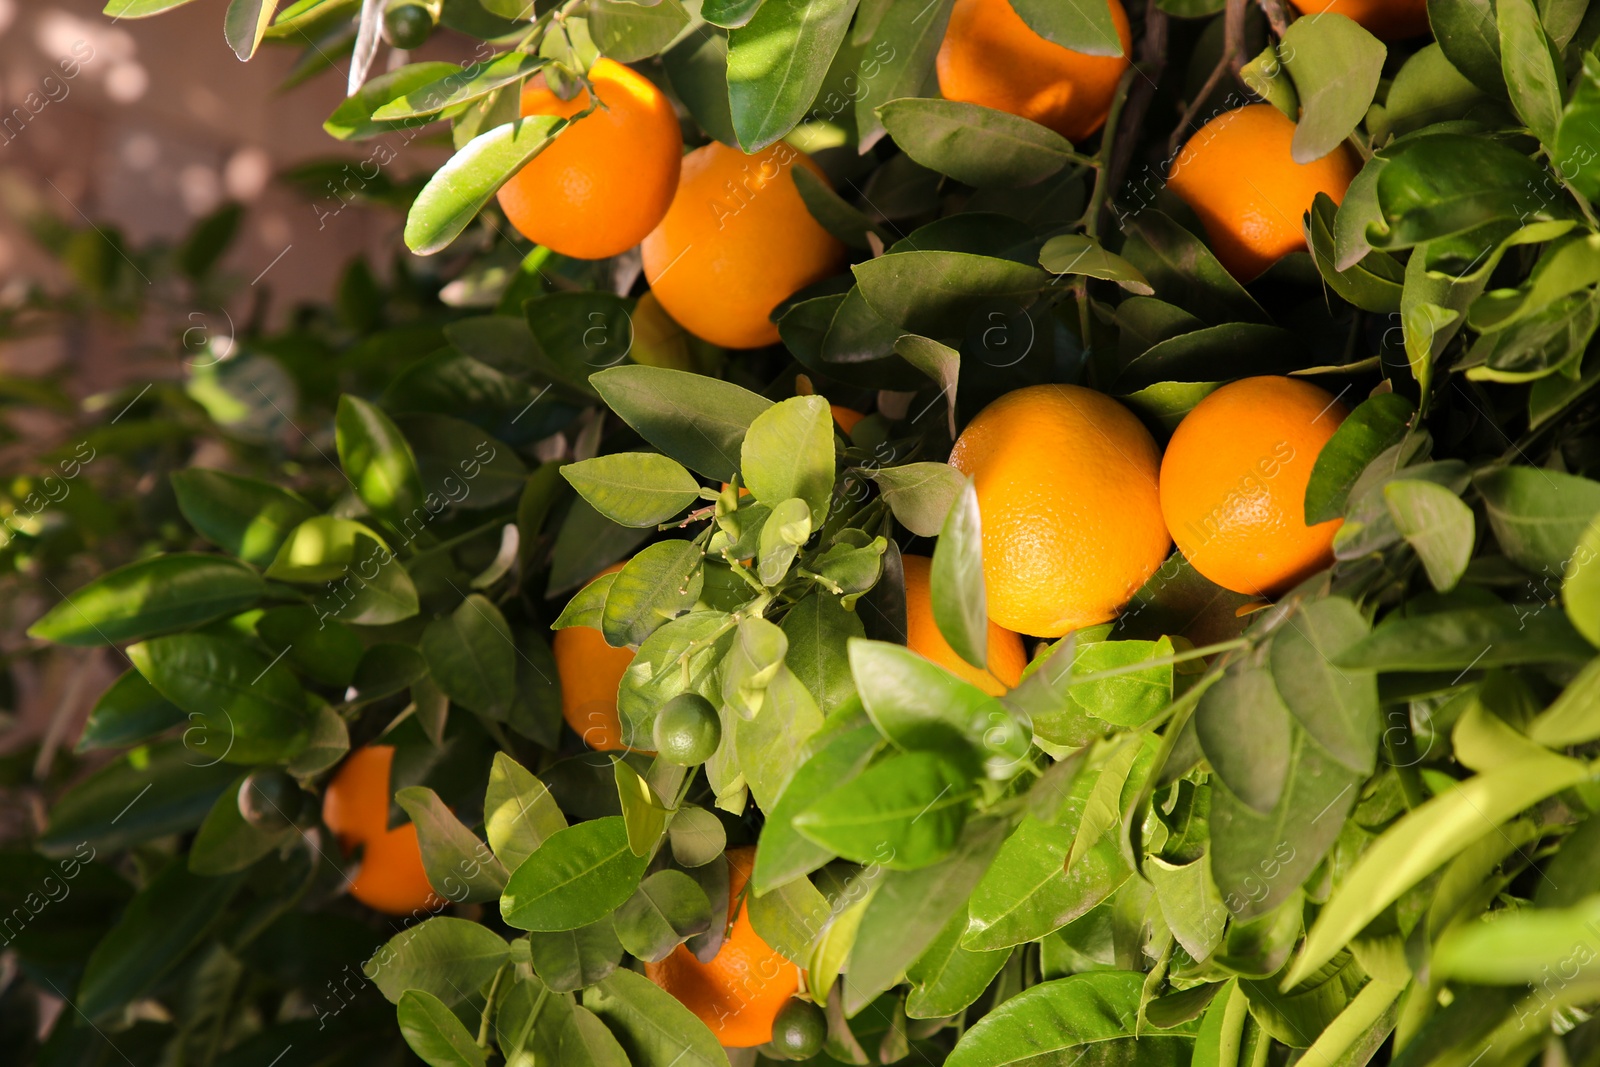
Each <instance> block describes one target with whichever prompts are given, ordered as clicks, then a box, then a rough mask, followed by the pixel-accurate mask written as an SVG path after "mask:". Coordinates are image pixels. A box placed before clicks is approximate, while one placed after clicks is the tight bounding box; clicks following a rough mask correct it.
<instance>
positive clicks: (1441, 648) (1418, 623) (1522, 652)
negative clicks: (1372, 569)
mask: <svg viewBox="0 0 1600 1067" xmlns="http://www.w3.org/2000/svg"><path fill="white" fill-rule="evenodd" d="M1593 654H1594V649H1593V648H1592V647H1590V645H1589V644H1588V643H1587V642H1585V641H1584V639H1583V638H1582V637H1581V636H1579V634H1578V633H1577V631H1575V630H1574V629H1573V628H1572V626H1571V625H1570V624H1569V623H1568V622H1567V620H1566V619H1565V618H1564V617H1563V616H1561V615H1560V614H1558V613H1556V612H1553V611H1544V610H1541V609H1540V608H1539V607H1534V608H1532V609H1530V610H1529V611H1523V610H1522V609H1521V608H1518V607H1516V606H1515V605H1512V604H1502V605H1498V606H1495V607H1482V608H1459V609H1456V610H1453V611H1446V612H1440V613H1438V614H1434V615H1420V616H1415V617H1411V618H1405V619H1397V618H1390V619H1386V620H1384V622H1383V624H1382V625H1380V626H1379V627H1378V628H1377V629H1375V630H1373V631H1372V634H1371V635H1370V636H1369V637H1366V638H1364V639H1363V640H1361V641H1359V642H1357V643H1356V644H1355V645H1353V646H1351V647H1350V648H1348V649H1346V650H1345V651H1344V652H1343V653H1341V654H1340V655H1339V656H1337V657H1336V658H1335V659H1334V666H1336V667H1361V668H1366V669H1368V670H1376V671H1465V670H1468V669H1469V668H1474V667H1476V668H1482V669H1484V670H1487V669H1489V668H1491V667H1514V666H1518V665H1520V664H1524V663H1583V662H1585V661H1587V660H1588V659H1589V657H1590V656H1592V655H1593Z"/></svg>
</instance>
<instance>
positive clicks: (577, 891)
mask: <svg viewBox="0 0 1600 1067" xmlns="http://www.w3.org/2000/svg"><path fill="white" fill-rule="evenodd" d="M645 866H646V861H645V859H643V858H642V857H639V856H635V855H634V854H633V851H632V850H631V849H629V847H628V830H627V827H626V826H625V825H624V824H623V821H622V819H621V817H619V816H615V815H612V816H607V817H606V818H603V819H594V820H591V821H589V822H584V823H579V824H577V825H576V826H569V827H568V828H566V829H565V830H559V831H557V832H556V833H554V834H552V835H551V836H550V838H549V839H548V840H546V841H545V842H544V844H542V845H540V846H539V848H538V849H537V850H536V851H535V852H534V853H533V855H531V856H529V857H528V858H527V859H526V860H525V861H524V862H523V864H522V866H520V867H518V868H517V869H516V870H515V871H514V872H513V873H512V875H511V880H510V882H509V883H507V885H506V890H505V895H504V896H502V897H501V898H500V914H501V917H502V918H504V919H505V921H506V923H507V925H510V926H514V927H516V928H517V929H519V930H575V929H577V928H578V927H580V926H587V925H588V924H589V923H592V922H595V921H596V920H598V919H600V918H601V917H603V916H605V915H608V914H610V913H611V912H612V911H613V910H615V909H616V908H618V907H620V906H621V904H622V902H623V901H625V900H627V899H628V898H629V897H631V896H632V895H633V891H634V890H635V889H637V888H638V887H639V879H640V877H641V876H642V875H643V874H644V870H645Z"/></svg>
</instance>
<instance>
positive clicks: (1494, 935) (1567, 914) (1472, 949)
mask: <svg viewBox="0 0 1600 1067" xmlns="http://www.w3.org/2000/svg"><path fill="white" fill-rule="evenodd" d="M1596 920H1600V897H1595V896H1591V897H1589V898H1588V899H1587V900H1585V901H1584V902H1583V903H1581V904H1577V905H1575V906H1573V907H1570V908H1526V909H1523V910H1520V911H1515V910H1510V909H1508V910H1506V911H1500V912H1495V913H1493V914H1491V915H1489V916H1484V917H1482V918H1480V919H1479V920H1478V921H1476V922H1463V923H1459V924H1457V925H1454V926H1452V927H1450V928H1449V929H1447V930H1446V931H1445V933H1444V936H1443V937H1441V938H1440V939H1439V943H1438V944H1437V945H1436V946H1435V947H1434V950H1433V956H1432V958H1431V960H1430V965H1431V967H1432V971H1433V973H1435V974H1437V975H1439V976H1440V977H1441V978H1454V979H1456V980H1457V981H1461V982H1472V983H1474V984H1477V985H1524V984H1528V983H1532V984H1538V983H1539V982H1542V981H1544V980H1545V978H1546V971H1547V970H1548V969H1549V968H1551V967H1552V966H1553V965H1556V961H1561V963H1560V964H1559V966H1560V967H1561V970H1562V971H1567V970H1569V969H1572V970H1576V969H1578V968H1581V967H1583V965H1584V964H1585V963H1587V962H1589V960H1590V959H1592V958H1593V957H1592V955H1590V953H1589V952H1584V951H1581V950H1582V949H1583V948H1584V947H1585V946H1588V945H1590V943H1591V939H1592V937H1593V933H1592V930H1593V927H1594V924H1595V922H1596ZM1591 951H1592V950H1591ZM1579 956H1582V957H1583V958H1582V959H1581V960H1580V959H1578V958H1577V957H1579Z"/></svg>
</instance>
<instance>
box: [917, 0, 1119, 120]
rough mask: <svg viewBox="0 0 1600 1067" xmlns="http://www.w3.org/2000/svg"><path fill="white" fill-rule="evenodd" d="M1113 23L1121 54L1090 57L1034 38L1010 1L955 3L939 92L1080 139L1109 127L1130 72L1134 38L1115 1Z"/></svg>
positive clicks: (965, 0)
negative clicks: (1124, 76) (1109, 115)
mask: <svg viewBox="0 0 1600 1067" xmlns="http://www.w3.org/2000/svg"><path fill="white" fill-rule="evenodd" d="M1101 2H1104V0H1101ZM1111 20H1112V21H1113V22H1114V23H1115V24H1116V27H1117V36H1118V37H1119V38H1121V40H1122V54H1121V55H1120V56H1088V55H1084V54H1083V53H1082V52H1074V51H1072V50H1071V49H1068V48H1063V47H1062V46H1061V45H1058V44H1056V43H1055V42H1053V41H1047V40H1045V39H1044V38H1043V37H1041V36H1039V35H1038V34H1037V33H1034V32H1033V30H1032V29H1031V28H1029V26H1028V24H1027V23H1026V22H1023V21H1022V16H1020V15H1018V14H1017V13H1016V11H1014V10H1013V9H1012V7H1011V0H956V4H955V7H954V8H953V9H952V10H951V12H950V26H949V28H948V29H946V30H945V34H944V41H943V43H941V44H940V45H939V59H938V64H937V66H938V74H939V92H940V93H942V94H943V95H944V98H945V99H946V100H960V101H962V102H964V103H968V104H981V105H982V106H984V107H991V108H994V109H996V110H997V111H1009V112H1010V113H1011V114H1013V115H1021V116H1022V117H1023V118H1025V119H1032V120H1033V121H1034V122H1037V123H1039V124H1040V125H1041V126H1048V127H1049V128H1050V129H1052V130H1054V131H1056V132H1057V133H1059V134H1060V135H1061V136H1063V137H1065V138H1066V139H1067V140H1069V141H1081V140H1083V139H1084V138H1086V137H1088V136H1090V135H1091V134H1093V133H1094V132H1095V131H1096V130H1098V129H1099V128H1100V127H1101V126H1103V125H1105V121H1106V115H1107V113H1108V112H1110V110H1111V101H1112V98H1113V97H1115V96H1116V94H1117V82H1119V81H1120V80H1121V79H1122V73H1123V71H1125V70H1127V69H1128V62H1129V60H1128V55H1129V53H1130V51H1131V49H1132V48H1133V35H1132V34H1131V33H1130V32H1129V29H1128V13H1127V12H1126V11H1125V10H1123V7H1122V2H1121V0H1111Z"/></svg>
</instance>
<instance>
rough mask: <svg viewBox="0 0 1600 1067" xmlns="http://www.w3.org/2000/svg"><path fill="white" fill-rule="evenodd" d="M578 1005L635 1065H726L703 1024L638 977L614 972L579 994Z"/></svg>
mask: <svg viewBox="0 0 1600 1067" xmlns="http://www.w3.org/2000/svg"><path fill="white" fill-rule="evenodd" d="M583 1006H584V1007H585V1008H588V1009H589V1010H590V1011H592V1012H594V1013H595V1014H596V1015H598V1016H599V1017H600V1019H601V1021H603V1022H604V1023H605V1024H606V1025H607V1026H608V1027H610V1029H611V1032H612V1033H613V1034H615V1035H616V1037H617V1041H618V1042H619V1043H620V1044H621V1045H622V1048H623V1051H624V1052H626V1053H627V1054H628V1062H629V1063H631V1064H633V1065H634V1067H673V1065H676V1067H728V1055H727V1053H726V1052H724V1051H723V1050H722V1046H721V1045H719V1044H717V1039H716V1038H715V1037H713V1036H712V1034H711V1031H710V1030H708V1029H706V1025H705V1023H703V1022H701V1021H700V1020H699V1019H698V1018H696V1017H695V1015H694V1014H693V1013H691V1012H690V1011H689V1009H688V1008H686V1007H684V1006H683V1005H682V1004H680V1003H678V1000H677V998H676V997H674V996H673V995H672V994H671V993H668V992H666V991H665V990H663V989H662V988H661V987H660V986H658V985H656V984H655V983H654V982H652V981H650V979H648V978H646V977H645V976H644V975H642V974H635V973H634V972H632V971H628V970H619V971H617V972H616V973H614V974H612V975H611V976H610V977H609V978H606V979H603V980H602V981H600V982H597V983H596V984H595V985H593V986H591V987H590V988H589V989H587V990H585V991H584V994H583Z"/></svg>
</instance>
